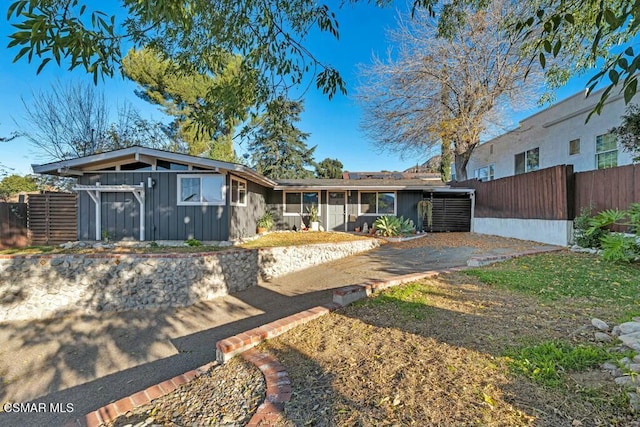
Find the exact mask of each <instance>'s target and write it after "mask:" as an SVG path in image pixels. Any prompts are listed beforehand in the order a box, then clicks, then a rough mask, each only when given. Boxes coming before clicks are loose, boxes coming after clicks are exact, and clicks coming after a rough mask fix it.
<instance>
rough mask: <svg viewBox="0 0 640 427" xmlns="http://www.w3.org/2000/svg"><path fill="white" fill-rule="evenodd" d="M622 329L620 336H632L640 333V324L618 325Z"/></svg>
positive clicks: (627, 323)
mask: <svg viewBox="0 0 640 427" xmlns="http://www.w3.org/2000/svg"><path fill="white" fill-rule="evenodd" d="M618 328H620V335H625V334H632V333H634V332H640V322H625V323H621V324H619V325H618Z"/></svg>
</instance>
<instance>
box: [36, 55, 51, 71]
mask: <svg viewBox="0 0 640 427" xmlns="http://www.w3.org/2000/svg"><path fill="white" fill-rule="evenodd" d="M49 61H51V58H44V59H43V60H42V62H41V63H40V66H39V67H38V70H37V71H36V74H40V71H42V69H43V68H44V67H45V65H47V63H48V62H49Z"/></svg>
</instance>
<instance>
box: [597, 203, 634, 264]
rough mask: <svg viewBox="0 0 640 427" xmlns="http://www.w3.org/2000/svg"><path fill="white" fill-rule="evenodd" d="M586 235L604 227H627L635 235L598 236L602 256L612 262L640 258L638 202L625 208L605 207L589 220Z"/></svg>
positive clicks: (630, 260) (614, 234) (613, 234)
mask: <svg viewBox="0 0 640 427" xmlns="http://www.w3.org/2000/svg"><path fill="white" fill-rule="evenodd" d="M589 225H590V226H591V227H590V228H589V229H588V230H587V231H586V233H585V234H586V235H594V234H597V233H598V232H600V231H602V230H603V229H604V228H605V227H608V226H611V225H618V226H623V227H628V228H629V230H630V231H631V232H632V233H635V235H628V234H621V233H612V234H605V235H603V236H602V237H601V238H600V242H601V244H602V257H603V258H604V259H605V260H607V261H613V262H633V261H637V260H638V259H640V243H639V242H640V203H632V204H631V205H630V206H629V209H627V210H623V211H621V210H619V209H607V210H604V211H602V212H600V213H599V214H598V215H596V216H594V217H593V218H591V219H590V220H589Z"/></svg>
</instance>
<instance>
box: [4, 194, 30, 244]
mask: <svg viewBox="0 0 640 427" xmlns="http://www.w3.org/2000/svg"><path fill="white" fill-rule="evenodd" d="M27 245H29V229H28V228H27V204H26V203H0V249H6V248H15V247H19V246H27Z"/></svg>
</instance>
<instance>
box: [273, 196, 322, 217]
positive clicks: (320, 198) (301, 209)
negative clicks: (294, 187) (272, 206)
mask: <svg viewBox="0 0 640 427" xmlns="http://www.w3.org/2000/svg"><path fill="white" fill-rule="evenodd" d="M304 193H315V194H317V195H318V204H317V205H316V207H317V208H318V216H319V217H320V216H322V209H320V204H321V203H322V192H321V191H320V190H299V191H288V190H287V191H283V192H282V215H283V216H303V217H305V216H309V212H304ZM287 194H299V195H300V213H298V212H287Z"/></svg>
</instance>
